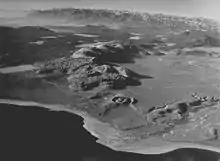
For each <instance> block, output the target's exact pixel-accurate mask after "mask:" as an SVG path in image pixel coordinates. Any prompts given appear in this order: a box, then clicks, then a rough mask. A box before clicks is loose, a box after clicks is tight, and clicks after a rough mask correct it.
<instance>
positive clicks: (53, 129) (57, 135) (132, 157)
mask: <svg viewBox="0 0 220 161" xmlns="http://www.w3.org/2000/svg"><path fill="white" fill-rule="evenodd" d="M0 110H1V111H0V125H1V126H0V127H1V134H0V136H1V137H0V141H1V144H0V146H1V149H2V150H3V151H1V153H2V154H4V155H6V157H7V159H8V160H10V158H11V157H12V158H13V157H14V158H16V160H37V159H38V160H52V159H55V160H65V161H66V160H71V161H152V160H153V161H171V160H172V161H187V160H190V161H206V160H211V161H217V160H218V159H219V158H220V154H218V153H214V152H210V151H205V150H198V149H197V150H196V149H180V150H176V151H173V152H169V153H166V154H160V155H141V154H133V153H125V152H116V151H113V150H111V149H109V148H107V147H105V146H102V145H100V144H97V143H96V142H95V141H96V138H95V137H93V136H91V135H90V134H89V133H88V132H87V131H86V130H85V129H84V128H83V127H82V125H83V122H82V121H83V119H82V118H80V117H78V116H76V115H74V114H70V113H66V112H51V111H49V110H47V109H43V108H38V107H22V106H15V105H5V104H4V105H3V104H1V105H0ZM1 157H3V155H1Z"/></svg>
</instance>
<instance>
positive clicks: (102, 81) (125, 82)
mask: <svg viewBox="0 0 220 161" xmlns="http://www.w3.org/2000/svg"><path fill="white" fill-rule="evenodd" d="M68 81H69V83H70V87H71V88H72V89H76V90H91V89H93V88H95V87H103V88H108V89H124V88H125V87H126V86H129V85H140V84H141V82H140V81H139V80H138V78H135V77H133V75H131V74H130V73H129V72H127V69H126V68H123V67H118V66H114V65H107V64H101V65H98V64H89V65H85V66H82V67H81V68H79V69H78V70H76V71H75V72H74V73H73V74H72V75H70V76H69V77H68Z"/></svg>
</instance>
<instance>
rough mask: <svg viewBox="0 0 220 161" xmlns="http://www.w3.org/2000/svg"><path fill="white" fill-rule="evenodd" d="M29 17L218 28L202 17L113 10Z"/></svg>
mask: <svg viewBox="0 0 220 161" xmlns="http://www.w3.org/2000/svg"><path fill="white" fill-rule="evenodd" d="M28 16H30V17H40V18H62V19H64V18H66V21H68V22H73V21H74V20H75V21H76V20H78V21H79V20H82V19H83V20H86V21H89V22H98V23H109V24H111V23H116V24H120V23H123V24H124V25H137V24H140V25H146V23H148V24H149V22H150V24H151V25H163V26H168V27H172V28H176V27H179V26H181V25H182V26H185V27H186V28H187V27H188V28H189V27H190V28H200V29H206V30H210V29H211V30H213V29H217V28H218V23H217V21H215V20H213V19H209V18H202V17H192V18H191V17H185V16H175V15H168V14H161V13H157V14H150V13H147V12H138V11H129V10H111V9H88V8H54V9H45V10H32V11H31V12H30V13H29V14H28Z"/></svg>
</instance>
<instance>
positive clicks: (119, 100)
mask: <svg viewBox="0 0 220 161" xmlns="http://www.w3.org/2000/svg"><path fill="white" fill-rule="evenodd" d="M136 103H137V99H135V98H133V97H128V96H125V95H123V94H116V95H113V96H112V97H110V98H108V99H107V101H105V102H104V103H102V106H101V107H102V111H101V112H100V113H99V116H106V115H107V114H108V113H109V112H110V111H111V110H113V109H116V108H130V105H134V104H136Z"/></svg>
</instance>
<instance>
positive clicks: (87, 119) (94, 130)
mask: <svg viewBox="0 0 220 161" xmlns="http://www.w3.org/2000/svg"><path fill="white" fill-rule="evenodd" d="M0 104H12V105H18V106H37V107H43V108H46V109H48V110H51V111H55V112H56V111H57V112H58V111H64V112H68V113H73V114H76V115H78V116H80V117H81V118H83V125H82V126H83V127H84V129H85V130H87V131H88V132H89V133H90V134H91V135H93V136H95V137H96V138H97V141H96V142H97V144H102V145H104V146H107V147H109V148H110V149H112V150H115V151H120V152H129V153H136V154H163V153H168V152H171V151H174V150H177V149H182V148H195V149H201V150H209V151H213V152H218V153H220V148H218V147H213V146H209V145H202V144H199V143H183V142H166V141H163V140H161V139H158V138H154V137H151V138H149V139H146V140H141V143H138V142H135V143H133V144H130V145H129V147H127V146H126V144H125V145H119V144H118V142H117V143H116V144H114V143H110V144H108V143H107V144H106V143H103V140H105V139H108V138H109V137H111V138H110V139H112V138H114V137H117V135H118V133H117V130H116V129H114V128H111V127H110V126H109V125H107V123H103V122H101V121H99V120H97V119H95V118H92V117H91V116H88V115H87V114H86V113H82V112H80V111H74V110H71V109H68V108H65V106H64V105H52V104H41V103H37V102H32V101H20V100H10V99H0ZM99 128H100V129H101V130H100V129H99ZM106 131H107V132H109V133H111V134H113V135H105V134H106ZM104 133H105V134H104ZM114 135H115V136H114ZM152 142H153V144H155V143H157V144H158V143H159V145H163V146H155V145H154V146H149V144H151V145H152ZM147 146H148V147H147ZM146 147H147V148H146Z"/></svg>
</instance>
